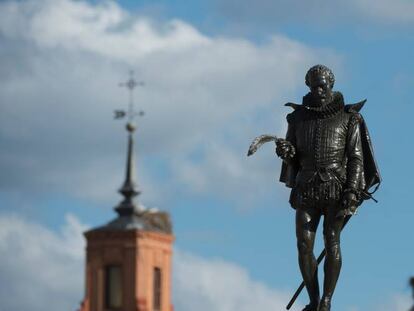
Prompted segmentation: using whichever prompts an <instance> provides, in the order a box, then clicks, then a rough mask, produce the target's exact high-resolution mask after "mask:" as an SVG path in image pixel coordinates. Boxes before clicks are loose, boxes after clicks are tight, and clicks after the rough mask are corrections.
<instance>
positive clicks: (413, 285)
mask: <svg viewBox="0 0 414 311" xmlns="http://www.w3.org/2000/svg"><path fill="white" fill-rule="evenodd" d="M410 285H411V287H412V288H413V298H414V277H412V278H411V279H410Z"/></svg>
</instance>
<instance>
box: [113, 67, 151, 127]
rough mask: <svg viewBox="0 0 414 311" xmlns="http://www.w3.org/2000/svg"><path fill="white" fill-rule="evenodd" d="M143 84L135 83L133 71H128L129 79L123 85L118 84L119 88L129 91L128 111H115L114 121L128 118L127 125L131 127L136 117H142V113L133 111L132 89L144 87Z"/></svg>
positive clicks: (140, 82)
mask: <svg viewBox="0 0 414 311" xmlns="http://www.w3.org/2000/svg"><path fill="white" fill-rule="evenodd" d="M144 85H145V84H144V82H142V81H139V82H137V81H136V80H135V78H134V71H133V70H130V71H129V79H128V80H127V81H126V82H123V83H119V86H120V87H126V88H128V90H129V105H128V110H127V111H125V110H115V111H114V112H115V119H123V118H125V117H127V118H128V125H129V126H133V125H132V121H133V120H134V117H136V116H143V115H144V111H142V110H140V111H139V112H136V111H135V110H134V89H135V88H136V87H137V86H144Z"/></svg>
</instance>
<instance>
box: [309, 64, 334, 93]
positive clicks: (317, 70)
mask: <svg viewBox="0 0 414 311" xmlns="http://www.w3.org/2000/svg"><path fill="white" fill-rule="evenodd" d="M321 74H322V75H324V76H325V77H327V78H328V81H329V84H330V86H331V88H333V86H334V84H335V76H334V74H333V72H332V70H331V69H329V68H328V67H326V66H324V65H315V66H313V67H312V68H311V69H309V70H308V72H307V73H306V77H305V83H306V85H307V86H309V87H310V79H311V77H314V76H316V75H321Z"/></svg>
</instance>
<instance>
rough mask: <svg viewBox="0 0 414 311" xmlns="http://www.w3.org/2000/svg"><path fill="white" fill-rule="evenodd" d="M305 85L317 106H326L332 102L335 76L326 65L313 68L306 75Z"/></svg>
mask: <svg viewBox="0 0 414 311" xmlns="http://www.w3.org/2000/svg"><path fill="white" fill-rule="evenodd" d="M305 83H306V85H307V86H308V87H309V89H310V91H311V94H312V97H313V99H314V102H315V103H316V104H319V105H324V104H327V103H329V102H331V100H332V88H333V86H334V84H335V76H334V74H333V72H332V70H330V69H329V68H328V67H326V66H324V65H316V66H313V67H312V68H311V69H309V70H308V72H307V73H306V77H305Z"/></svg>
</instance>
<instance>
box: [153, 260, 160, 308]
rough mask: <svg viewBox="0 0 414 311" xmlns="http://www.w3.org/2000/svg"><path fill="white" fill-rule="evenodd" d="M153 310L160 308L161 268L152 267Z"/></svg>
mask: <svg viewBox="0 0 414 311" xmlns="http://www.w3.org/2000/svg"><path fill="white" fill-rule="evenodd" d="M153 305H154V311H159V310H161V269H160V268H157V267H155V268H154V301H153Z"/></svg>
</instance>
